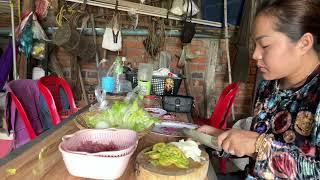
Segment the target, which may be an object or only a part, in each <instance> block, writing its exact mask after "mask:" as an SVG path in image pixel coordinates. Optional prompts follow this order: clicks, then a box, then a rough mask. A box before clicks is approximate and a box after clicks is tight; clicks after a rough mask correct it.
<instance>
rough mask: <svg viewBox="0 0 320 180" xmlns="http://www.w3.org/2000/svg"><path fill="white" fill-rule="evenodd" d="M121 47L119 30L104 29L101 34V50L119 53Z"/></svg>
mask: <svg viewBox="0 0 320 180" xmlns="http://www.w3.org/2000/svg"><path fill="white" fill-rule="evenodd" d="M121 47H122V37H121V31H120V30H112V29H111V28H108V27H107V28H106V29H105V32H104V34H103V40H102V48H104V49H107V50H109V51H119V50H121Z"/></svg>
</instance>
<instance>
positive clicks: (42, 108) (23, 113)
mask: <svg viewBox="0 0 320 180" xmlns="http://www.w3.org/2000/svg"><path fill="white" fill-rule="evenodd" d="M7 91H8V93H7V97H6V122H7V125H8V129H7V130H8V131H9V132H8V133H14V138H15V148H17V147H20V146H21V145H23V144H25V143H27V142H28V141H29V140H31V139H33V138H35V137H36V136H37V135H39V134H41V133H42V132H44V131H45V130H47V129H49V128H50V127H52V126H53V125H57V124H59V123H60V117H59V115H58V113H57V110H56V107H55V104H54V100H53V97H52V96H51V94H50V91H49V90H48V89H47V88H46V87H44V86H42V85H41V84H40V83H38V82H37V81H34V80H15V81H11V82H10V83H8V85H7ZM41 99H43V102H41ZM47 111H48V112H49V113H48V115H45V114H44V113H43V112H47Z"/></svg>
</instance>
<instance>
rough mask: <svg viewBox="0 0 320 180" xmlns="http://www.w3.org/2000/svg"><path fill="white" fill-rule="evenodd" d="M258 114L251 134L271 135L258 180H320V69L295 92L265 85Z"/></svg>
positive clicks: (258, 164)
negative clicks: (253, 132)
mask: <svg viewBox="0 0 320 180" xmlns="http://www.w3.org/2000/svg"><path fill="white" fill-rule="evenodd" d="M254 111H255V112H254V118H253V122H252V125H251V130H252V131H255V132H257V133H259V134H262V133H265V134H267V139H266V142H267V146H266V147H267V148H265V149H264V151H263V156H262V158H260V159H256V160H255V161H253V160H251V163H250V164H251V165H252V166H251V168H252V169H251V170H253V171H251V174H252V175H253V176H254V177H257V178H254V179H320V67H317V68H316V70H315V71H314V72H313V73H312V74H311V75H309V77H308V78H307V80H306V82H305V83H304V84H303V85H302V86H300V87H298V88H295V89H287V90H281V89H279V88H278V81H277V80H274V81H262V83H261V84H260V86H259V90H258V92H257V99H256V104H255V110H254ZM249 179H250V178H249Z"/></svg>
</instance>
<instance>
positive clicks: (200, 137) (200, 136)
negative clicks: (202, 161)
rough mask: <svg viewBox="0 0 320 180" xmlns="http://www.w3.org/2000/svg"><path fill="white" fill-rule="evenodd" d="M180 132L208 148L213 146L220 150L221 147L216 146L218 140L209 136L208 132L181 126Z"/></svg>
mask: <svg viewBox="0 0 320 180" xmlns="http://www.w3.org/2000/svg"><path fill="white" fill-rule="evenodd" d="M181 131H182V133H183V134H185V135H186V136H188V137H189V138H192V139H193V140H195V141H198V142H200V143H201V144H204V145H206V146H208V147H210V148H213V149H215V150H217V151H221V150H222V149H221V148H220V147H219V146H218V140H217V137H215V136H210V135H208V134H205V133H202V132H199V131H197V130H194V129H189V128H182V129H181Z"/></svg>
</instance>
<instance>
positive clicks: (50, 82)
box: [39, 75, 78, 119]
mask: <svg viewBox="0 0 320 180" xmlns="http://www.w3.org/2000/svg"><path fill="white" fill-rule="evenodd" d="M39 81H40V83H41V84H42V85H44V86H45V87H47V88H48V89H49V91H50V92H51V94H52V96H53V99H54V102H55V105H56V107H57V110H58V113H59V115H60V117H61V118H62V119H64V118H67V117H68V116H69V115H71V114H72V113H74V112H76V111H78V108H77V107H76V104H75V102H74V99H73V94H72V91H71V89H70V86H69V84H68V83H67V81H66V80H64V79H62V78H60V77H58V76H54V75H52V76H45V77H42V78H41V79H40V80H39ZM60 88H62V90H63V91H64V92H65V94H66V96H67V101H68V104H69V109H64V107H63V105H62V97H61V95H60Z"/></svg>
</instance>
